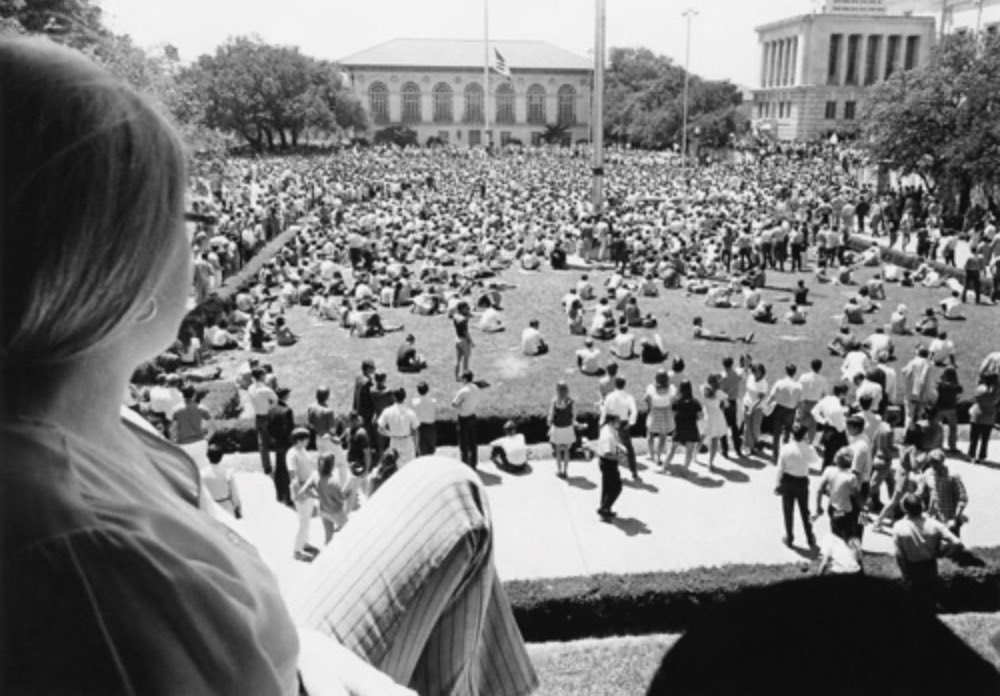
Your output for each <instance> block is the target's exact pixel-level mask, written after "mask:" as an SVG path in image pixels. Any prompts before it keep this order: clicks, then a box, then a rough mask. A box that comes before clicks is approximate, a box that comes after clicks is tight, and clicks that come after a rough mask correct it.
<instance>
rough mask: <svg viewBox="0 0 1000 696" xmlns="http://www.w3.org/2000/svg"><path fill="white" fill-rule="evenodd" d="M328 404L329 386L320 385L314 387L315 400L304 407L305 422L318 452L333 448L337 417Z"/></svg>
mask: <svg viewBox="0 0 1000 696" xmlns="http://www.w3.org/2000/svg"><path fill="white" fill-rule="evenodd" d="M329 404H330V388H329V387H326V386H321V387H319V388H318V389H316V402H315V403H312V404H310V405H309V407H308V408H307V409H306V423H307V424H308V426H309V430H310V431H312V436H313V438H314V439H315V440H316V451H317V452H319V453H320V454H323V453H325V452H330V451H332V450H333V435H334V432H333V428H334V425H336V420H337V419H336V417H335V415H334V413H333V409H332V408H330V405H329Z"/></svg>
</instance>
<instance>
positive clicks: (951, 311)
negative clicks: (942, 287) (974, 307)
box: [938, 290, 962, 319]
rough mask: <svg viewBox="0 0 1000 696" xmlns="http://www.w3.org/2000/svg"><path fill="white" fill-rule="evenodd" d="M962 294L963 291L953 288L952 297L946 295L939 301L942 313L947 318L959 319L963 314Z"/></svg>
mask: <svg viewBox="0 0 1000 696" xmlns="http://www.w3.org/2000/svg"><path fill="white" fill-rule="evenodd" d="M960 295H961V293H959V292H958V291H955V290H952V291H951V297H946V298H945V299H943V300H941V302H939V303H938V304H939V305H940V307H941V314H943V315H944V317H945V319H957V318H959V317H960V316H962V300H961V297H960Z"/></svg>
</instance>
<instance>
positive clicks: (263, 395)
mask: <svg viewBox="0 0 1000 696" xmlns="http://www.w3.org/2000/svg"><path fill="white" fill-rule="evenodd" d="M251 374H252V375H253V384H251V385H250V387H249V388H248V389H247V394H248V396H249V397H250V406H251V407H252V408H253V413H254V422H255V425H256V428H257V449H258V450H259V451H260V465H261V468H263V469H264V473H265V474H267V475H268V476H270V475H271V433H270V431H269V430H268V428H267V414H268V412H269V411H270V410H271V408H272V407H273V406H277V405H278V395H277V394H275V393H274V390H273V389H271V388H270V387H269V386H267V385H266V384H265V383H264V378H265V377H267V372H265V371H264V368H262V367H255V368H253V372H252V373H251Z"/></svg>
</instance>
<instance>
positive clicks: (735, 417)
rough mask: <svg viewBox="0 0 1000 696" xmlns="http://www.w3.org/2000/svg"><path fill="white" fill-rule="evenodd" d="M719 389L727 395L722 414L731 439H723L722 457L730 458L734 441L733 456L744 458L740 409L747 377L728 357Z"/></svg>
mask: <svg viewBox="0 0 1000 696" xmlns="http://www.w3.org/2000/svg"><path fill="white" fill-rule="evenodd" d="M720 377H721V379H720V381H719V387H720V388H721V389H722V391H723V392H724V393H725V395H726V398H725V401H724V402H723V404H722V413H723V416H724V417H725V419H726V426H727V427H728V428H729V437H728V438H727V437H723V438H722V441H721V444H722V456H723V457H725V458H727V459H728V458H729V441H730V440H732V445H733V456H734V457H737V458H738V457H742V456H743V433H742V429H743V427H742V426H743V424H742V423H741V420H742V419H741V418H740V409H741V407H742V404H743V395H744V392H745V391H746V375H745V374H744V372H743V370H742V369H740V370H739V371H737V370H736V368H735V367H733V359H732V357H729V356H726V357H725V358H723V359H722V374H721V375H720Z"/></svg>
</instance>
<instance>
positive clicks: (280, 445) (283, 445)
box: [267, 387, 295, 507]
mask: <svg viewBox="0 0 1000 696" xmlns="http://www.w3.org/2000/svg"><path fill="white" fill-rule="evenodd" d="M289 394H291V389H289V388H288V387H279V388H278V391H277V397H278V403H276V404H275V405H274V406H272V407H271V410H270V411H268V412H267V432H268V434H269V435H270V436H271V442H272V444H273V445H274V492H275V497H276V498H277V500H278V502H279V503H284V504H285V505H288V506H289V507H292V494H291V490H290V488H289V474H288V464H287V460H286V455H287V454H288V450H289V449H291V447H292V431H293V430H295V414H293V413H292V409H291V408H290V407H289V406H288V395H289Z"/></svg>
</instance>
